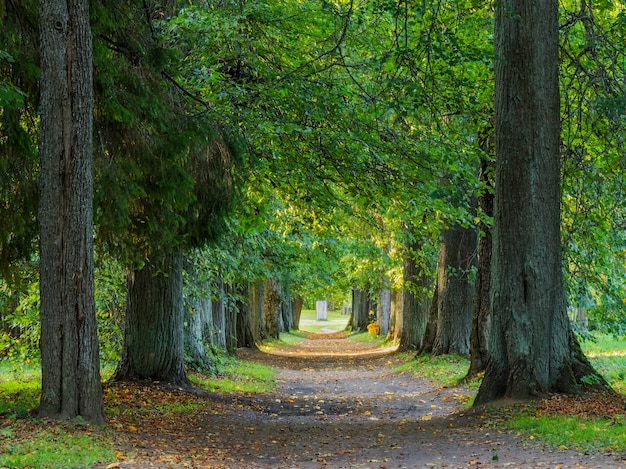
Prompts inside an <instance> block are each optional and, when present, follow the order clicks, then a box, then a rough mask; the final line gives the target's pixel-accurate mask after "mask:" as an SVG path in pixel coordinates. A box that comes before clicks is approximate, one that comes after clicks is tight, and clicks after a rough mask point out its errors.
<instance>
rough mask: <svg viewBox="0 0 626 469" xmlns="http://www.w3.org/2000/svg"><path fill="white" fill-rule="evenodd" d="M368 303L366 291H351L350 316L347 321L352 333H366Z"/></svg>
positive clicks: (357, 289) (356, 289) (354, 289)
mask: <svg viewBox="0 0 626 469" xmlns="http://www.w3.org/2000/svg"><path fill="white" fill-rule="evenodd" d="M369 311H370V301H369V295H368V294H367V291H365V290H361V289H360V288H353V289H352V315H351V316H350V320H349V321H348V328H350V329H352V332H365V331H367V323H368V320H369Z"/></svg>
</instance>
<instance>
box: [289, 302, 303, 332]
mask: <svg viewBox="0 0 626 469" xmlns="http://www.w3.org/2000/svg"><path fill="white" fill-rule="evenodd" d="M291 303H292V305H291V308H292V310H293V328H294V329H295V330H299V329H300V317H301V316H302V307H303V306H304V298H302V297H301V296H298V297H296V298H294V299H293V300H292V301H291Z"/></svg>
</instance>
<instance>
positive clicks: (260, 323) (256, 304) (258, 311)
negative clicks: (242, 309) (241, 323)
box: [250, 280, 268, 344]
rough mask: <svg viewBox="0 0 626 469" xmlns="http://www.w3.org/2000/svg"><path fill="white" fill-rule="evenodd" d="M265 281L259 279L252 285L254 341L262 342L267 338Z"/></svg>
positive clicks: (251, 303) (251, 304)
mask: <svg viewBox="0 0 626 469" xmlns="http://www.w3.org/2000/svg"><path fill="white" fill-rule="evenodd" d="M263 297H264V282H263V281H262V280H259V281H257V282H255V283H252V284H251V285H250V329H251V331H252V336H253V337H254V342H255V343H256V344H259V343H261V342H262V341H264V340H265V339H267V337H268V334H267V329H266V328H265V311H264V310H265V306H264V301H263Z"/></svg>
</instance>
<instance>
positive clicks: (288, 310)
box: [280, 282, 295, 332]
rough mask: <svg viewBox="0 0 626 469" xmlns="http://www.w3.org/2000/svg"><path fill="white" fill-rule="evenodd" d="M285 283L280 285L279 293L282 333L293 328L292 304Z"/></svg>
mask: <svg viewBox="0 0 626 469" xmlns="http://www.w3.org/2000/svg"><path fill="white" fill-rule="evenodd" d="M287 285H288V284H287V282H285V283H282V284H281V288H280V293H281V298H282V301H281V308H280V314H281V317H282V329H281V330H282V331H283V332H289V331H291V330H293V329H295V327H294V318H293V302H292V301H291V294H290V292H289V287H288V286H287Z"/></svg>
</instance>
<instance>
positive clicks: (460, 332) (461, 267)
mask: <svg viewBox="0 0 626 469" xmlns="http://www.w3.org/2000/svg"><path fill="white" fill-rule="evenodd" d="M476 247H477V238H476V231H474V229H473V228H464V227H462V226H461V225H453V226H451V227H449V228H446V229H445V230H444V231H443V244H442V247H441V251H440V257H439V265H438V269H437V270H438V274H437V275H438V279H437V285H438V288H439V292H438V294H437V309H438V314H437V332H436V334H435V342H434V343H433V348H432V352H431V353H432V354H433V355H444V354H458V355H467V354H469V338H470V329H471V325H472V305H473V296H474V279H473V268H474V267H475V265H476V258H477V256H476Z"/></svg>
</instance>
